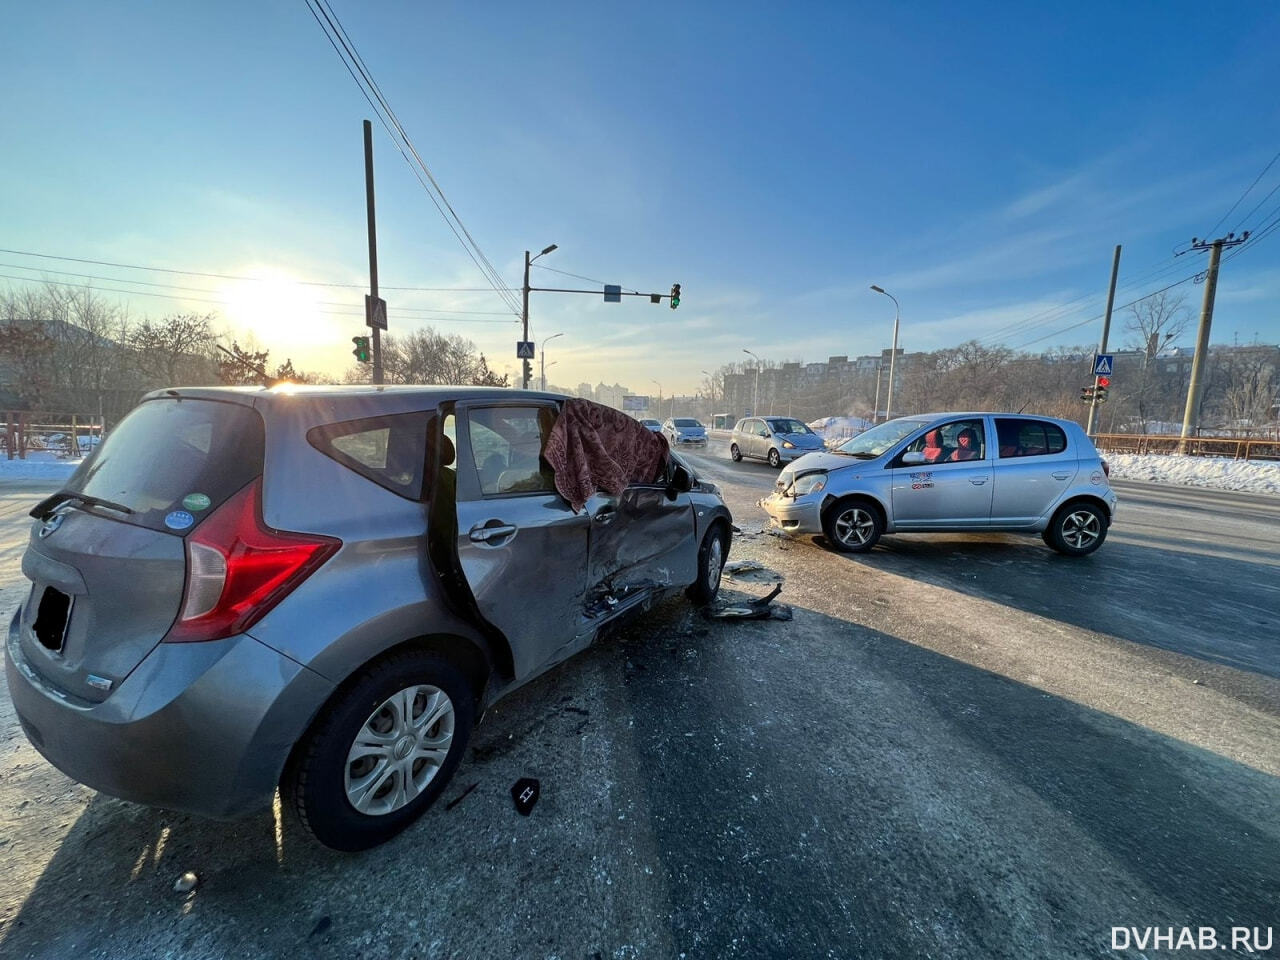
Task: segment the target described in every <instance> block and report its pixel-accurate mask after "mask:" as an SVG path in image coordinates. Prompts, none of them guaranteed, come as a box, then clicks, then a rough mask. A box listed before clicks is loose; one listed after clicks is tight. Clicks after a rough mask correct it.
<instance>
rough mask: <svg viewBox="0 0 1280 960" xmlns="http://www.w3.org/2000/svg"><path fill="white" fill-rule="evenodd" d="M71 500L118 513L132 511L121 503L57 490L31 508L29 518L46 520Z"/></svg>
mask: <svg viewBox="0 0 1280 960" xmlns="http://www.w3.org/2000/svg"><path fill="white" fill-rule="evenodd" d="M73 500H77V501H79V502H80V503H83V504H87V505H88V506H91V507H105V508H106V509H108V510H115V511H118V512H119V513H133V510H132V509H131V508H130V507H126V506H125V505H124V504H123V503H114V502H112V501H111V500H103V499H102V498H101V497H91V496H89V495H88V494H87V493H76V492H75V491H74V490H59V491H58V492H57V493H55V494H53V495H52V496H49V497H45V498H44V499H43V500H41V501H40V502H39V503H37V504H36V505H35V506H34V507H32V508H31V514H30V516H33V517H35V518H36V519H37V520H47V519H48V518H49V515H50V514H52V513H53V511H54V510H56V509H58V507H60V506H62V505H63V504H64V503H70V502H71V501H73Z"/></svg>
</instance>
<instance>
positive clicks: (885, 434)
mask: <svg viewBox="0 0 1280 960" xmlns="http://www.w3.org/2000/svg"><path fill="white" fill-rule="evenodd" d="M928 425H929V421H928V420H890V421H889V422H888V423H882V424H880V426H878V427H872V428H871V429H870V430H868V431H866V432H865V433H860V434H858V435H857V436H856V437H854V438H853V439H851V440H846V441H845V442H844V443H842V444H840V446H838V447H836V449H835V452H836V453H843V454H846V455H847V456H850V457H860V458H861V459H863V460H874V459H875V458H876V457H879V456H881V455H882V454H884V452H885V451H886V450H888V449H889V448H890V447H892V446H893V445H894V444H896V443H897V442H898V441H899V440H901V439H902V438H903V437H905V436H907V435H908V434H910V433H914V432H915V431H917V430H919V429H920V428H921V427H926V426H928Z"/></svg>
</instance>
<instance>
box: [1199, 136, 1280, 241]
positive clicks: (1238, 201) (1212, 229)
mask: <svg viewBox="0 0 1280 960" xmlns="http://www.w3.org/2000/svg"><path fill="white" fill-rule="evenodd" d="M1277 160H1280V150H1278V151H1276V155H1275V156H1274V157H1272V158H1271V161H1270V162H1269V163H1268V164H1267V165H1266V166H1265V167H1263V168H1262V172H1261V173H1260V174H1258V175H1257V176H1256V177H1254V178H1253V183H1251V184H1249V186H1247V187H1245V190H1244V193H1242V194H1240V196H1238V197H1237V198H1236V202H1235V203H1233V204H1232V205H1231V206H1230V207H1228V208H1227V212H1226V213H1224V214H1223V215H1222V216H1221V217H1219V218H1218V222H1217V223H1215V224H1214V225H1213V226H1212V227H1210V228H1209V229H1208V230H1207V231H1206V232H1205V236H1207V237H1211V236H1213V235H1214V233H1216V232H1217V230H1218V228H1219V227H1220V226H1222V225H1223V224H1224V223H1225V222H1226V220H1227V217H1229V216H1231V212H1232V211H1233V210H1235V208H1236V207H1238V206H1240V204H1241V203H1242V202H1243V201H1244V198H1245V197H1247V196H1248V195H1249V191H1250V190H1252V189H1253V188H1254V187H1256V186H1257V185H1258V181H1259V180H1261V179H1262V178H1263V177H1265V176H1266V175H1267V171H1268V170H1270V169H1271V168H1272V167H1273V166H1274V165H1275V162H1276V161H1277ZM1274 192H1275V191H1274V190H1273V191H1272V193H1274ZM1267 196H1271V194H1267ZM1265 202H1266V197H1264V198H1263V203H1265ZM1259 206H1261V204H1259ZM1256 209H1257V207H1254V210H1256ZM1244 219H1245V220H1248V219H1249V217H1248V216H1246V217H1245V218H1244ZM1242 222H1243V221H1242ZM1239 229H1240V227H1238V226H1237V227H1236V230H1239Z"/></svg>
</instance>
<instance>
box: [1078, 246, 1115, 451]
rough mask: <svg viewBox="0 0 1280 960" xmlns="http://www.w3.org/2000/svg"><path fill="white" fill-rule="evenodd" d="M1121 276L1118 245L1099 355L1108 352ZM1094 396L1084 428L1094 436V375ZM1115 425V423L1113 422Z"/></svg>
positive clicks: (1095, 388)
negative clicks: (1117, 281)
mask: <svg viewBox="0 0 1280 960" xmlns="http://www.w3.org/2000/svg"><path fill="white" fill-rule="evenodd" d="M1119 275H1120V244H1118V243H1117V244H1116V253H1115V256H1114V257H1112V259H1111V287H1110V288H1109V289H1108V290H1107V312H1106V313H1105V314H1103V317H1102V343H1101V344H1099V346H1098V352H1099V353H1106V352H1107V338H1108V337H1109V336H1110V335H1111V308H1112V307H1113V306H1114V305H1115V302H1116V278H1117V277H1118V276H1119ZM1093 396H1094V401H1093V402H1092V403H1090V404H1089V422H1088V424H1087V425H1086V426H1085V428H1084V432H1085V433H1087V434H1089V436H1093V424H1094V420H1096V419H1097V416H1098V402H1097V396H1098V375H1097V374H1096V373H1095V374H1094V375H1093ZM1113 423H1114V421H1113Z"/></svg>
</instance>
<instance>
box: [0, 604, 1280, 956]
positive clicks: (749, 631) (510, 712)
mask: <svg viewBox="0 0 1280 960" xmlns="http://www.w3.org/2000/svg"><path fill="white" fill-rule="evenodd" d="M522 775H532V776H537V777H540V778H541V780H542V799H541V800H539V802H538V805H537V807H535V809H534V811H533V813H532V815H531V816H530V817H528V818H523V817H520V816H519V815H518V814H517V813H516V812H515V810H514V809H513V807H512V803H511V800H510V798H509V796H508V795H507V790H508V788H509V787H510V785H511V783H512V782H514V780H515V778H516V777H518V776H522ZM477 783H478V784H479V787H478V788H477V789H476V790H474V792H471V793H468V792H467V791H468V788H469V787H470V786H471V785H472V784H477ZM1276 786H1277V782H1276V779H1275V778H1273V777H1270V776H1268V775H1266V774H1262V773H1259V772H1257V771H1255V770H1252V769H1250V768H1248V767H1245V766H1243V765H1240V764H1237V763H1233V762H1231V761H1229V760H1226V759H1224V758H1222V757H1220V756H1217V755H1215V754H1213V753H1210V752H1207V751H1204V750H1200V749H1198V748H1195V747H1191V746H1188V745H1186V744H1184V743H1181V742H1178V741H1176V740H1173V739H1170V738H1168V737H1164V736H1162V735H1160V734H1158V733H1154V732H1152V731H1150V730H1146V729H1144V728H1141V727H1138V726H1136V725H1133V724H1130V723H1127V722H1125V721H1123V720H1120V719H1117V718H1116V717H1113V716H1110V715H1107V714H1103V713H1099V712H1097V711H1094V710H1091V709H1088V708H1086V707H1083V706H1080V705H1079V704H1075V703H1072V702H1070V701H1067V700H1063V699H1061V698H1058V697H1055V696H1051V695H1049V694H1046V693H1043V692H1041V691H1039V690H1036V689H1034V688H1031V687H1029V686H1025V685H1023V684H1021V683H1018V682H1015V681H1013V680H1010V679H1007V678H1005V677H1001V676H998V675H996V674H993V673H990V672H987V671H984V670H981V669H978V668H975V667H972V666H969V665H967V664H964V663H962V662H959V661H956V660H953V659H951V658H948V657H945V656H942V655H940V654H937V653H934V652H931V651H929V650H926V649H924V648H922V647H919V646H916V645H914V644H912V643H909V642H907V641H906V640H904V639H900V638H898V637H895V636H892V635H890V634H887V633H884V632H880V631H876V630H871V629H868V628H865V627H862V626H860V625H857V624H853V623H850V622H848V621H845V620H840V619H836V618H832V617H828V616H825V615H823V614H820V613H817V612H815V611H812V610H808V609H805V608H796V609H795V619H794V620H793V621H790V622H780V621H762V622H748V623H741V622H739V623H728V622H721V621H710V620H705V619H704V618H703V617H701V616H700V615H698V614H696V613H695V612H693V611H692V610H690V608H689V607H688V606H687V604H686V603H685V602H684V601H683V600H680V599H677V600H671V601H668V602H666V603H663V604H661V605H659V606H658V607H657V608H656V609H655V610H654V611H653V612H652V613H651V615H650V616H649V617H648V618H646V619H645V620H642V621H638V622H636V623H634V624H632V625H631V626H629V627H627V628H625V629H624V630H622V631H621V632H620V633H619V634H618V635H617V636H615V637H611V638H609V639H606V640H604V641H602V642H601V643H599V644H597V645H596V646H594V647H592V648H591V649H590V650H588V651H587V652H585V653H584V654H582V655H580V656H578V657H575V658H573V659H572V660H570V661H569V662H568V663H566V664H565V665H564V666H563V667H562V668H559V669H557V670H555V671H552V672H551V673H549V674H547V675H545V676H544V677H542V678H539V679H538V680H537V681H535V682H534V683H532V684H530V685H528V686H527V687H525V688H523V689H522V690H520V691H517V692H516V693H515V694H513V695H512V696H510V697H509V698H507V699H505V700H504V701H502V702H501V703H500V704H499V706H498V708H496V709H495V710H494V711H493V712H492V713H491V715H490V717H489V718H488V719H487V720H486V721H485V723H484V724H483V725H482V726H481V727H480V728H479V729H478V730H477V734H476V737H475V739H474V740H473V743H472V747H471V749H470V750H469V751H468V756H467V758H466V760H465V761H464V763H463V765H462V767H461V768H460V769H459V771H458V774H457V777H456V779H455V781H454V783H453V784H451V785H450V787H449V789H448V790H447V791H446V792H445V794H444V796H443V797H442V798H441V801H442V802H439V803H437V805H436V806H435V807H434V808H433V809H432V810H430V811H428V813H427V814H426V816H424V818H423V819H422V820H421V821H420V822H419V823H418V824H416V825H415V826H414V827H413V828H411V829H410V830H409V831H407V832H406V833H405V834H403V835H402V836H401V837H399V838H397V839H396V840H394V841H392V842H391V843H388V844H386V845H384V846H383V847H380V848H377V849H376V850H373V851H369V852H366V853H364V854H358V855H342V854H334V853H331V852H329V851H326V850H323V849H320V848H318V847H316V846H314V845H313V844H311V843H310V842H309V841H308V840H306V838H305V837H303V836H301V835H300V834H299V832H298V831H297V830H296V829H295V828H294V827H293V826H292V823H291V821H290V820H289V819H288V818H285V819H283V821H280V822H278V821H277V819H276V817H275V816H273V815H272V814H265V815H262V816H258V817H255V818H251V819H249V820H246V821H242V822H238V823H218V822H212V821H205V820H201V819H198V818H194V817H188V816H183V815H179V814H173V813H168V812H164V811H159V810H153V809H149V808H144V807H139V806H135V805H132V804H128V803H123V802H120V801H115V800H111V799H108V798H105V797H102V796H95V797H94V798H93V799H92V800H91V801H90V802H89V803H88V805H87V807H85V808H84V809H83V812H82V813H81V814H80V816H79V818H78V819H76V820H75V821H74V823H72V824H70V826H69V828H68V829H67V830H66V832H65V835H64V836H63V837H62V839H61V841H60V842H59V843H58V846H57V849H56V852H55V853H54V854H53V855H52V857H51V858H50V859H49V861H48V863H47V865H46V866H45V867H44V869H43V871H42V873H41V874H40V876H39V879H38V880H37V881H36V883H35V885H34V888H33V889H32V890H31V892H30V894H29V895H28V896H27V898H26V901H25V903H24V904H23V906H22V908H21V910H20V911H19V913H18V914H17V916H16V917H14V918H13V919H12V920H11V921H10V922H9V924H7V927H6V929H5V930H4V931H3V932H2V933H0V952H2V953H3V954H4V955H5V956H14V957H26V956H35V957H40V958H44V957H49V958H54V957H57V958H64V957H68V956H75V955H77V954H84V955H86V956H87V955H93V956H103V957H122V958H123V957H128V958H131V960H132V958H146V957H161V956H181V957H226V956H263V957H277V956H280V957H284V956H289V957H295V956H308V957H309V956H316V957H356V956H367V957H401V956H404V957H412V956H418V957H421V956H517V955H520V956H526V955H528V956H532V955H538V956H544V955H553V954H554V955H560V956H586V957H590V956H592V955H596V954H598V955H602V956H633V955H657V956H676V955H678V954H679V953H680V952H682V951H683V952H685V953H687V955H688V956H725V955H729V954H733V953H737V954H741V955H744V956H817V955H828V953H829V952H832V951H833V952H834V954H836V955H841V956H851V955H863V956H923V955H934V956H990V957H1000V956H1008V957H1025V956H1030V955H1033V954H1034V955H1036V956H1041V957H1055V956H1063V957H1065V956H1080V955H1085V954H1088V955H1101V954H1103V953H1104V950H1103V946H1104V943H1105V938H1106V936H1107V935H1108V932H1109V928H1110V926H1111V925H1126V924H1135V925H1140V926H1141V925H1156V924H1183V923H1187V924H1201V923H1203V924H1214V923H1220V924H1225V923H1226V922H1227V918H1231V919H1232V920H1233V921H1235V922H1237V923H1257V924H1264V923H1266V922H1269V921H1273V920H1274V915H1273V908H1274V904H1275V902H1277V898H1280V876H1278V873H1277V864H1278V863H1280V838H1278V837H1277V836H1276V832H1275V831H1276V824H1277V823H1280V800H1278V799H1277V798H1278V797H1280V791H1277V790H1276ZM40 816H41V815H40V814H39V812H36V813H34V814H33V815H32V817H33V820H32V828H31V829H32V834H33V835H36V834H38V833H40V832H43V831H45V830H48V829H52V828H54V827H55V826H56V824H52V823H46V822H42V821H41V820H40V819H39V818H40ZM186 870H193V871H195V872H196V873H197V874H198V875H199V885H198V886H197V887H196V888H195V890H194V891H193V892H191V893H178V892H175V891H174V889H173V884H174V881H175V880H176V879H177V878H178V877H179V876H180V875H181V874H182V873H183V872H184V871H186ZM637 944H640V945H647V949H641V948H639V947H637V946H635V945H637ZM628 950H630V952H628Z"/></svg>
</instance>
